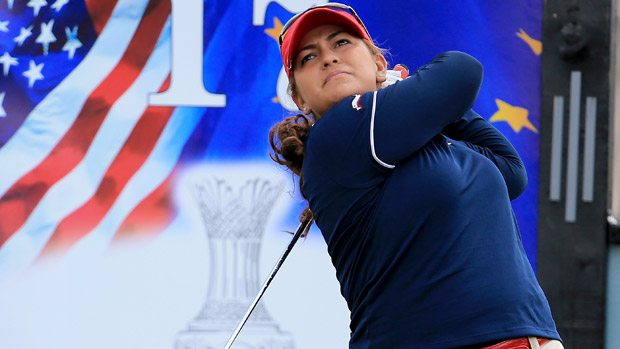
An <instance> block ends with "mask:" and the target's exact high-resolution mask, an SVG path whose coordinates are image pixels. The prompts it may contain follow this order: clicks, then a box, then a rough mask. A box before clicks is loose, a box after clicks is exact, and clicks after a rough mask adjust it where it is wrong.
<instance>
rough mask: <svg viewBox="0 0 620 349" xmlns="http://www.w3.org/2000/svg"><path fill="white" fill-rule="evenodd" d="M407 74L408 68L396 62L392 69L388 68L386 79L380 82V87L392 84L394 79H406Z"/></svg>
mask: <svg viewBox="0 0 620 349" xmlns="http://www.w3.org/2000/svg"><path fill="white" fill-rule="evenodd" d="M408 76H409V68H407V66H406V65H404V64H397V65H396V66H394V69H391V70H388V71H387V74H386V80H385V81H384V82H382V83H381V88H384V87H388V86H390V85H393V84H394V83H395V82H396V81H400V80H403V79H406V78H407V77H408Z"/></svg>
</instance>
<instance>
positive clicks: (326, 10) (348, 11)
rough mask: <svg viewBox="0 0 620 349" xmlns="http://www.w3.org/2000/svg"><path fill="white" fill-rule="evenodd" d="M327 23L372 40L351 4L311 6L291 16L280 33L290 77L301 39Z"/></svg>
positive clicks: (284, 59) (285, 65)
mask: <svg viewBox="0 0 620 349" xmlns="http://www.w3.org/2000/svg"><path fill="white" fill-rule="evenodd" d="M326 24H334V25H339V26H341V27H343V28H345V29H347V30H348V31H350V32H351V34H355V35H358V36H359V37H361V38H362V39H366V40H369V41H372V39H371V38H370V34H369V33H368V30H367V29H366V26H364V23H362V20H361V19H360V18H359V16H358V15H357V13H355V11H354V10H353V8H352V7H351V6H348V5H343V4H339V3H327V4H324V5H319V6H316V7H311V8H309V9H307V10H306V11H304V12H301V13H300V14H298V15H296V16H294V17H293V18H291V19H290V20H289V21H288V22H287V23H286V24H285V25H284V27H283V28H282V32H281V33H280V39H279V42H280V53H281V54H282V63H283V64H284V70H285V71H286V75H287V76H288V77H289V78H290V77H291V70H292V68H293V59H294V57H295V54H296V53H297V52H296V51H297V47H298V46H299V43H300V42H301V40H302V39H303V38H304V36H305V35H306V34H307V33H308V32H309V31H311V30H312V29H314V28H316V27H319V26H322V25H326Z"/></svg>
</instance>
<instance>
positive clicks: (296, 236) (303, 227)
mask: <svg viewBox="0 0 620 349" xmlns="http://www.w3.org/2000/svg"><path fill="white" fill-rule="evenodd" d="M310 222H312V219H309V220H307V221H303V222H301V223H300V224H299V227H298V228H297V231H296V232H295V234H294V235H293V238H292V239H291V242H289V244H288V246H287V247H286V249H285V250H284V252H282V255H281V256H280V259H279V260H278V262H277V263H276V265H275V266H274V267H273V269H272V270H271V273H270V274H269V276H268V277H267V279H266V280H265V282H264V283H263V286H262V287H261V289H260V291H258V294H257V295H256V297H255V298H254V301H252V304H250V307H249V308H248V310H247V311H246V312H245V315H244V316H243V318H242V319H241V321H239V324H238V325H237V328H236V329H235V331H234V332H233V333H232V335H231V336H230V339H229V340H228V343H226V346H225V347H224V349H230V347H231V346H232V344H233V342H234V341H235V339H236V338H237V336H238V335H239V332H241V329H242V328H243V325H245V323H246V321H248V318H249V317H250V315H251V314H252V311H253V310H254V308H256V305H257V304H258V301H259V300H260V299H261V297H262V296H263V294H264V293H265V291H266V290H267V287H268V286H269V284H270V283H271V281H272V280H273V278H274V277H275V276H276V273H277V272H278V270H280V267H281V266H282V263H284V260H285V259H286V257H287V256H288V254H289V253H290V252H291V250H292V249H293V246H295V243H297V240H299V237H300V236H301V235H302V234H303V232H304V231H305V230H306V228H307V227H308V225H309V224H310Z"/></svg>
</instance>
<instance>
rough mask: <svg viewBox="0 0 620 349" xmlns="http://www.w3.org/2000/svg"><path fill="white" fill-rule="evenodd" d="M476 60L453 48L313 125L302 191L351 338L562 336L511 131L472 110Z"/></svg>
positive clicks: (437, 342) (412, 344)
mask: <svg viewBox="0 0 620 349" xmlns="http://www.w3.org/2000/svg"><path fill="white" fill-rule="evenodd" d="M481 79H482V66H481V64H480V63H479V62H478V61H477V60H475V59H474V58H473V57H471V56H469V55H467V54H464V53H461V52H447V53H444V54H441V55H439V56H437V57H435V59H433V60H432V61H431V62H430V63H429V64H427V65H426V66H423V67H421V68H419V69H418V70H417V71H416V72H415V73H414V74H412V76H410V77H409V78H407V79H405V80H403V81H400V82H397V83H396V84H394V85H392V86H389V87H387V88H384V89H381V90H379V91H372V92H368V93H365V94H363V95H357V96H351V97H348V98H345V99H344V100H343V101H341V102H340V103H339V104H337V105H336V106H334V107H333V108H331V109H330V110H329V111H328V112H327V113H326V114H325V115H323V117H322V118H321V119H319V120H318V121H317V122H316V123H315V124H314V126H313V127H312V129H311V131H310V134H309V136H308V140H307V142H306V149H305V158H304V165H303V175H304V184H303V188H302V189H303V191H304V194H305V195H306V197H307V198H308V201H309V204H310V208H311V209H312V211H313V213H314V215H315V219H316V224H317V225H318V227H319V228H320V230H321V232H322V234H323V236H324V238H325V241H326V242H327V246H328V252H329V254H330V256H331V259H332V262H333V264H334V266H335V269H336V277H337V278H338V280H339V282H340V286H341V292H342V295H343V296H344V298H345V299H346V301H347V304H348V307H349V309H350V310H351V325H350V327H351V339H350V347H351V348H449V347H459V346H467V345H475V344H479V343H488V342H493V341H499V340H503V339H507V338H514V337H521V336H528V335H529V336H539V337H547V338H553V339H559V335H558V333H557V331H556V329H555V324H554V322H553V319H552V317H551V311H550V309H549V305H548V303H547V300H546V298H545V296H544V294H543V291H542V290H541V288H540V286H539V284H538V282H537V280H536V277H535V275H534V272H533V270H532V268H531V266H530V264H529V262H528V260H527V257H526V254H525V251H524V249H523V246H522V242H521V237H520V234H519V229H518V226H517V222H516V219H515V216H514V214H513V211H512V206H511V204H510V200H511V199H513V198H515V197H517V196H519V195H520V194H521V193H522V192H523V190H524V189H525V186H526V184H527V175H526V172H525V169H524V166H523V163H522V162H521V159H520V157H519V155H518V154H517V152H516V151H515V149H514V148H513V147H512V145H511V144H510V142H509V141H508V140H507V139H506V138H505V137H504V136H503V135H502V134H501V133H500V132H499V131H497V130H496V129H495V128H494V127H493V126H492V125H490V124H489V123H488V122H487V121H486V120H485V119H483V118H482V117H480V116H479V115H477V114H476V113H475V112H474V111H472V110H471V107H472V104H473V102H474V100H475V98H476V96H477V93H478V89H479V87H480V83H481Z"/></svg>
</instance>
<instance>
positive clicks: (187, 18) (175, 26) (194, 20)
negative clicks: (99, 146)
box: [149, 0, 226, 107]
mask: <svg viewBox="0 0 620 349" xmlns="http://www.w3.org/2000/svg"><path fill="white" fill-rule="evenodd" d="M171 1H172V3H171V4H172V57H171V58H172V59H171V61H172V71H171V72H170V87H168V90H166V91H164V92H161V93H152V94H150V95H149V104H150V105H156V106H178V105H188V106H197V107H224V106H226V95H221V94H213V93H211V92H209V91H207V90H206V89H205V86H204V81H203V79H202V64H203V62H202V51H203V30H204V28H203V26H204V17H203V16H204V15H203V8H204V3H203V0H171Z"/></svg>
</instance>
